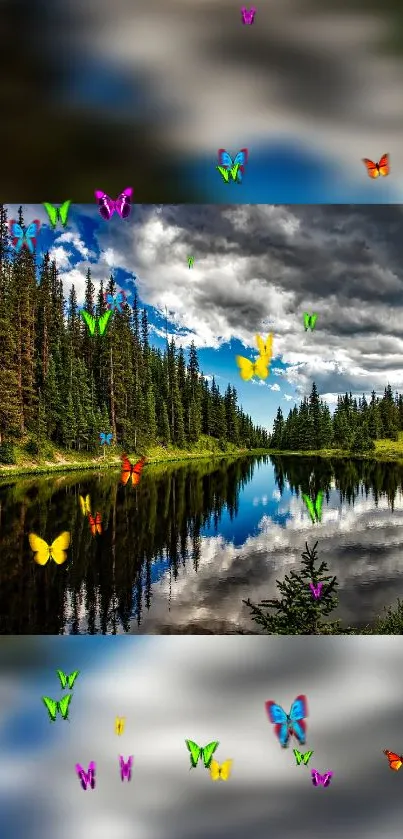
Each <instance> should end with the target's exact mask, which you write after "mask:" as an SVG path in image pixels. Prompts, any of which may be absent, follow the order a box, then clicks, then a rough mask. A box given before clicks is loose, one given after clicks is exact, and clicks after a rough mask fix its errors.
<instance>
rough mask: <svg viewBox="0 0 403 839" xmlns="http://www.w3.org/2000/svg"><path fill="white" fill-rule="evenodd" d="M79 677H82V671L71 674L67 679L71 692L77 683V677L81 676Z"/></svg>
mask: <svg viewBox="0 0 403 839" xmlns="http://www.w3.org/2000/svg"><path fill="white" fill-rule="evenodd" d="M79 675H80V671H79V670H74V671H73V673H70V676H68V677H67V681H68V684H69V690H72V689H73V687H74V682H75V680H76V678H77V676H79Z"/></svg>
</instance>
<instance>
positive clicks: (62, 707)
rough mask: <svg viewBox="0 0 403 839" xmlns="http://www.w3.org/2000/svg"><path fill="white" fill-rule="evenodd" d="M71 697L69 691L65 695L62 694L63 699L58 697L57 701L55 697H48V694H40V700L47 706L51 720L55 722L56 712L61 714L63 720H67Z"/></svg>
mask: <svg viewBox="0 0 403 839" xmlns="http://www.w3.org/2000/svg"><path fill="white" fill-rule="evenodd" d="M71 698H72V694H71V693H68V694H67V696H63V699H60V700H59V702H57V701H56V700H55V699H49V697H48V696H42V702H43V703H44V705H45V708H47V711H48V714H49V719H50V721H51V722H56V717H57V714H58V713H59V714H61V715H62V717H63V719H64V720H68V718H69V705H70V702H71Z"/></svg>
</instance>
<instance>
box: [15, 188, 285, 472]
mask: <svg viewBox="0 0 403 839" xmlns="http://www.w3.org/2000/svg"><path fill="white" fill-rule="evenodd" d="M18 221H19V223H20V224H22V225H24V218H23V212H22V208H21V207H20V209H19V214H18ZM7 222H8V220H7V210H6V208H5V207H4V206H3V205H1V206H0V358H1V361H2V364H1V366H0V393H1V400H0V447H1V450H2V451H3V457H4V452H5V449H7V446H10V445H11V446H12V444H13V443H14V442H15V441H18V440H20V439H22V438H25V437H26V436H28V438H29V441H28V444H27V445H28V446H30V450H31V453H32V454H36V453H38V452H39V450H40V449H41V447H42V446H43V445H44V444H45V443H46V442H51V443H52V444H54V445H56V446H60V447H62V448H65V449H74V450H77V451H88V452H90V451H94V450H95V449H96V448H97V446H99V433H100V431H104V432H109V431H111V432H112V433H113V437H114V442H116V443H118V444H119V445H122V446H123V447H125V448H127V449H128V450H134V451H141V450H143V451H144V449H145V447H147V446H150V445H153V444H161V445H163V446H169V445H170V444H172V445H175V446H177V447H178V448H182V449H183V448H185V447H186V446H187V445H193V444H195V443H197V442H198V440H199V439H200V437H201V435H208V436H210V437H214V438H217V439H218V440H219V442H220V445H221V447H222V449H223V450H225V447H226V444H227V443H232V444H234V445H235V446H237V447H241V448H250V449H252V448H267V447H268V443H269V435H268V433H267V431H266V429H264V428H261V427H258V426H256V425H254V423H253V421H252V418H251V417H250V416H249V415H248V414H246V413H245V412H244V411H243V410H242V408H241V407H240V406H239V405H238V397H237V392H236V390H235V388H234V387H231V385H228V387H227V388H226V390H225V392H224V393H221V392H220V388H219V387H218V385H217V383H216V382H215V380H214V378H213V379H212V381H209V380H208V379H207V378H206V376H204V375H203V373H202V372H201V371H200V369H199V361H198V355H197V351H196V348H195V345H194V344H193V343H192V345H191V347H190V350H189V354H188V359H186V358H185V353H184V351H183V349H182V348H181V347H179V349H178V348H177V347H176V345H175V342H174V341H173V340H171V342H168V340H167V345H166V348H165V351H164V352H162V351H161V350H159V349H156V348H154V347H152V346H151V345H150V342H149V325H148V318H147V311H146V309H145V308H143V309H140V306H139V301H138V298H137V295H136V294H134V300H133V304H132V305H129V304H128V303H127V302H126V303H125V304H124V306H123V311H122V312H121V313H120V312H115V313H114V314H113V317H112V318H111V320H110V322H109V325H108V328H107V331H106V333H105V335H103V336H102V337H101V336H93V337H91V336H90V334H89V332H88V330H87V327H86V326H85V325H84V323H83V321H82V318H81V317H80V311H79V306H78V302H77V294H76V290H75V287H74V285H72V287H71V290H70V293H69V296H68V301H67V302H66V301H65V299H64V296H63V288H62V282H61V279H60V276H59V272H58V268H57V265H56V262H55V261H54V260H51V259H50V257H49V254H48V253H46V254H45V255H44V257H43V260H42V264H41V266H40V267H39V269H37V268H36V265H35V257H34V255H31V254H30V253H29V251H28V250H27V249H25V248H23V249H22V250H21V251H20V252H19V253H16V252H15V250H13V249H12V247H11V243H10V239H9V232H8V223H7ZM37 274H38V275H39V276H37ZM104 292H107V293H110V294H112V295H114V294H115V293H116V285H115V282H114V279H113V277H112V276H111V277H110V278H109V281H108V282H107V284H106V286H105V287H104V284H103V283H102V282H101V284H100V288H99V291H98V294H97V295H96V293H95V286H94V284H93V282H92V277H91V270H90V269H88V270H87V274H86V281H85V302H84V308H85V309H86V310H87V311H88V312H90V314H92V315H93V316H97V317H99V316H101V315H102V314H103V313H104V312H105V311H106V304H105V301H104ZM1 450H0V454H1ZM6 456H7V455H6ZM3 462H5V461H4V459H3Z"/></svg>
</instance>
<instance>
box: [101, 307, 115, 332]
mask: <svg viewBox="0 0 403 839" xmlns="http://www.w3.org/2000/svg"><path fill="white" fill-rule="evenodd" d="M111 316H112V311H111V309H109V310H108V311H107V312H104V313H103V315H101V317H100V318H99V320H98V329H99V334H100V335H103V334H104V332H105V329H106V327H107V326H108V323H109V318H110V317H111Z"/></svg>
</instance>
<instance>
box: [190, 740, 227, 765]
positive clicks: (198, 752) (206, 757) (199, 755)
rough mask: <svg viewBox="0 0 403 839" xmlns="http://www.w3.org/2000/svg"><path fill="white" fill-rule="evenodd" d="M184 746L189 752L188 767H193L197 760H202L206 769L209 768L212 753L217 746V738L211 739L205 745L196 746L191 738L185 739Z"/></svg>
mask: <svg viewBox="0 0 403 839" xmlns="http://www.w3.org/2000/svg"><path fill="white" fill-rule="evenodd" d="M185 743H186V746H187V748H188V749H189V752H190V768H191V769H195V768H196V766H197V764H198V762H199V760H202V761H203V763H204V765H205V767H206V769H208V768H209V766H210V763H211V760H212V757H213V754H214V752H215V750H216V749H217V747H218V746H219V741H218V740H213V741H212V742H211V743H208V744H207V746H198V745H197V743H194V742H193V740H185Z"/></svg>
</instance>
